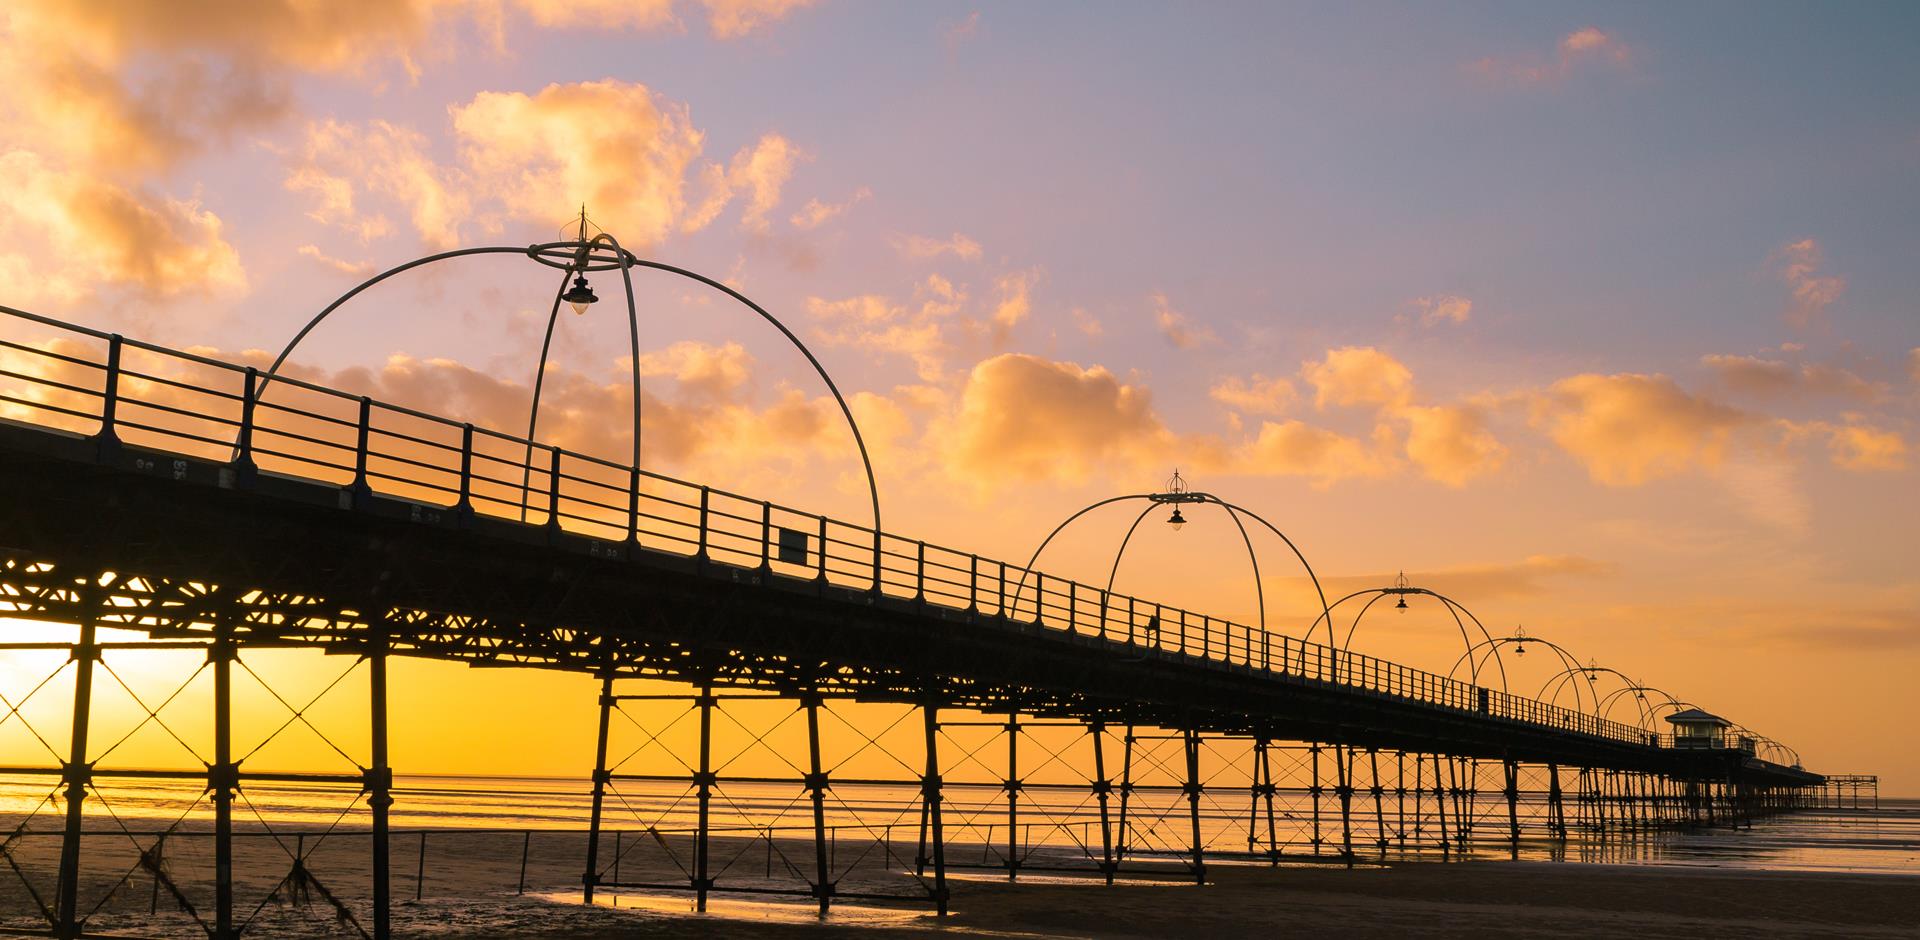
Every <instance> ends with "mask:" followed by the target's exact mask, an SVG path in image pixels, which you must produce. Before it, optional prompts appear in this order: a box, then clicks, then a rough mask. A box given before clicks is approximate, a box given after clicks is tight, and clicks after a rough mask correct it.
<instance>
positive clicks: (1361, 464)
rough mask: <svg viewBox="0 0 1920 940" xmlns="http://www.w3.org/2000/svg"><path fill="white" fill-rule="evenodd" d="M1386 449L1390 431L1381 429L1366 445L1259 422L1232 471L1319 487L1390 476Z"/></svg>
mask: <svg viewBox="0 0 1920 940" xmlns="http://www.w3.org/2000/svg"><path fill="white" fill-rule="evenodd" d="M1392 447H1393V432H1392V430H1391V429H1389V428H1388V427H1386V426H1385V425H1381V426H1378V427H1376V428H1375V429H1374V436H1373V440H1371V441H1366V440H1361V439H1359V438H1355V437H1348V436H1346V435H1344V434H1340V433H1338V432H1336V431H1332V430H1329V429H1327V428H1321V427H1315V426H1313V425H1310V424H1305V423H1303V422H1300V421H1286V422H1273V421H1263V422H1261V424H1260V433H1259V434H1258V435H1257V436H1255V438H1254V439H1253V441H1252V443H1250V444H1248V445H1247V446H1246V447H1245V448H1244V449H1243V450H1242V451H1241V453H1240V456H1239V460H1238V468H1239V472H1243V473H1248V474H1253V475H1259V476H1297V477H1311V478H1313V480H1314V484H1315V485H1316V486H1320V487H1323V488H1324V487H1328V486H1332V485H1333V484H1335V483H1338V482H1340V481H1342V480H1349V479H1371V478H1378V477H1384V476H1387V475H1389V474H1391V473H1392V472H1393V470H1394V464H1393V459H1392V457H1391V450H1392Z"/></svg>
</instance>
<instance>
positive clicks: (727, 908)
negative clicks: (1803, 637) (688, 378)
mask: <svg viewBox="0 0 1920 940" xmlns="http://www.w3.org/2000/svg"><path fill="white" fill-rule="evenodd" d="M1767 832H1768V829H1767V827H1765V826H1762V827H1759V828H1758V829H1756V830H1753V831H1752V832H1751V833H1749V835H1748V837H1747V838H1748V841H1751V839H1752V835H1753V834H1760V835H1765V834H1766V833H1767ZM1904 833H1905V830H1904V829H1902V830H1899V832H1898V834H1897V835H1896V837H1894V838H1891V839H1883V841H1882V842H1881V843H1876V844H1879V845H1881V846H1882V848H1883V849H1884V850H1886V851H1891V852H1893V853H1895V854H1896V855H1897V856H1898V857H1899V858H1901V859H1907V860H1909V861H1911V858H1910V857H1911V856H1913V855H1915V854H1920V843H1916V842H1914V841H1912V840H1910V839H1908V838H1907V837H1906V836H1905V834H1904ZM909 835H911V833H909ZM1882 835H1883V837H1884V836H1885V835H1886V834H1885V833H1882ZM1730 836H1731V834H1725V835H1723V837H1722V841H1727V842H1731V841H1733V840H1732V839H1731V838H1730ZM308 838H309V839H311V840H312V841H308V842H306V843H305V844H304V848H303V847H302V845H301V844H299V843H294V844H287V845H284V846H283V845H282V844H281V843H280V842H278V841H276V840H273V839H269V838H264V837H259V836H255V837H252V838H247V839H243V840H239V841H238V842H237V844H236V859H235V861H236V869H237V873H238V875H239V877H238V878H237V879H236V880H237V882H238V883H237V885H236V895H237V900H238V902H239V903H238V904H237V905H236V907H237V913H238V914H239V916H240V919H242V920H248V919H251V920H252V923H251V925H250V926H249V928H248V933H249V935H253V936H269V937H287V938H292V937H321V936H351V935H354V931H353V930H351V929H350V928H348V929H342V925H341V924H340V923H339V922H337V921H336V920H335V910H336V909H335V908H334V907H333V906H332V905H331V904H329V903H328V902H327V901H326V900H325V898H324V897H323V896H322V895H323V893H324V894H330V895H332V896H334V897H336V898H338V899H339V900H340V901H341V902H342V903H343V904H344V906H345V907H346V908H347V909H348V911H349V912H351V914H352V915H353V916H355V917H356V919H358V920H359V921H360V923H361V924H362V925H366V924H367V918H368V917H369V915H370V910H369V908H368V906H367V905H368V900H367V897H366V890H367V888H366V885H367V881H368V877H369V871H368V868H367V867H366V866H367V854H368V851H367V850H368V845H367V843H366V840H365V835H364V833H335V834H333V835H332V836H330V837H328V838H326V839H325V840H324V841H323V842H322V841H320V840H318V839H317V837H311V836H310V837H308ZM615 844H618V845H621V846H622V850H621V853H620V854H621V856H622V859H623V862H622V869H621V872H622V875H623V876H624V878H625V879H626V880H628V881H649V882H679V883H681V884H684V883H685V881H684V877H685V875H684V871H683V869H682V867H681V866H682V865H685V864H687V863H688V862H689V860H690V859H691V858H692V854H691V849H692V846H691V844H690V842H688V841H686V840H685V839H677V838H662V839H652V838H644V839H642V838H634V837H632V836H631V834H629V835H628V838H627V839H626V840H625V841H624V842H616V843H615ZM86 846H87V859H88V866H89V867H88V871H87V875H88V877H87V878H86V883H85V884H84V886H83V888H84V889H83V891H82V898H83V909H92V910H94V912H95V913H94V914H93V915H92V917H91V919H90V921H89V924H88V926H89V928H91V929H92V930H96V931H102V932H127V933H132V934H137V935H142V936H179V937H192V936H200V937H204V936H205V935H206V934H205V931H204V929H203V928H201V927H199V926H198V925H196V924H194V923H193V921H192V919H191V918H190V917H188V916H187V915H185V914H183V913H181V912H179V910H178V909H177V908H175V907H174V906H173V905H172V904H171V903H169V900H168V896H167V894H166V893H165V892H164V891H162V890H161V889H160V887H159V886H157V885H155V884H154V883H153V880H152V879H150V878H149V877H148V876H146V875H145V874H142V873H139V872H137V871H135V872H132V873H131V874H130V876H129V874H128V870H129V868H130V867H137V864H136V855H137V850H136V849H135V848H134V846H133V845H132V843H131V841H130V840H127V839H125V838H118V839H116V838H111V837H106V836H102V837H99V838H96V839H89V840H88V842H87V843H86ZM170 846H171V847H170V848H169V849H168V852H167V863H166V864H167V869H168V871H169V872H170V873H171V877H172V878H173V879H175V880H176V881H177V882H178V884H179V886H180V888H181V890H182V891H183V892H184V897H185V898H186V899H187V900H188V902H189V903H190V904H191V905H192V906H194V907H195V908H197V909H198V910H199V911H200V912H202V914H203V915H204V914H205V913H206V912H208V911H209V910H210V908H211V906H212V897H211V886H210V884H209V882H208V880H207V878H206V875H207V873H208V872H209V871H210V867H211V861H212V860H211V857H210V855H209V854H208V850H209V849H210V845H209V843H208V842H207V840H205V839H186V840H184V841H178V842H177V844H176V843H170ZM603 846H605V848H604V849H603V851H604V852H605V853H606V854H605V855H604V856H603V858H605V859H608V860H610V859H611V856H612V854H613V851H612V848H613V847H612V846H610V845H605V843H603ZM57 848H58V842H57V839H55V838H53V837H52V836H51V835H50V834H49V835H44V836H42V837H39V838H33V839H27V840H23V841H20V842H16V843H15V844H14V845H13V846H11V847H10V848H9V852H8V855H9V857H10V859H11V860H12V861H13V862H14V863H16V864H19V865H21V866H22V867H23V869H24V870H25V872H26V873H27V874H28V875H29V876H30V878H31V880H32V881H33V882H35V883H36V884H37V890H36V892H34V893H37V894H39V896H40V897H42V898H46V897H50V896H51V878H50V875H51V869H52V867H53V863H54V861H55V859H56V852H57ZM394 848H395V852H394V859H393V874H394V877H393V885H394V895H395V904H394V909H393V924H394V929H395V934H396V936H408V937H411V936H420V937H436V938H439V937H460V938H476V940H477V938H493V937H513V938H530V937H579V938H591V940H601V938H615V937H706V938H716V940H720V938H734V937H818V936H825V935H835V936H855V937H871V938H891V937H908V936H913V937H925V936H928V935H930V934H944V935H953V936H962V937H1123V938H1134V937H1139V938H1146V937H1205V938H1208V940H1230V938H1239V937H1248V938H1252V937H1261V938H1267V937H1272V936H1274V935H1275V934H1279V933H1285V934H1296V935H1297V934H1304V935H1308V936H1318V935H1327V934H1339V935H1345V936H1422V937H1468V936H1472V937H1489V936H1492V937H1522V936H1526V937H1532V936H1546V935H1562V936H1582V937H1588V936H1591V937H1621V936H1631V937H1636V938H1661V937H1676V938H1679V937H1685V938H1688V940H1701V938H1714V940H1719V938H1724V937H1750V936H1810V937H1916V938H1920V876H1916V875H1912V874H1865V873H1854V872H1838V871H1834V872H1826V871H1767V870H1756V869H1754V868H1752V867H1734V866H1732V865H1729V866H1728V867H1716V865H1715V864H1714V863H1711V862H1702V861H1701V860H1699V859H1694V860H1691V861H1689V862H1687V863H1685V864H1628V865H1619V864H1599V863H1595V862H1557V861H1522V862H1509V861H1484V860H1476V861H1466V862H1458V861H1456V862H1452V863H1440V862H1433V861H1405V862H1394V863H1391V864H1385V865H1377V864H1376V865H1362V866H1360V867H1357V868H1355V869H1352V870H1349V869H1347V868H1345V867H1343V866H1340V865H1338V864H1327V863H1318V864H1297V865H1291V864H1290V865H1285V866H1282V867H1279V868H1269V867H1266V866H1265V865H1260V864H1240V865H1235V864H1225V863H1222V864H1213V865H1210V867H1209V869H1208V883H1207V884H1206V885H1195V884H1193V883H1192V882H1191V880H1190V876H1189V875H1187V874H1185V872H1184V871H1182V866H1181V865H1180V864H1179V863H1178V862H1171V861H1169V862H1164V863H1160V865H1159V866H1158V867H1161V868H1163V869H1164V875H1163V876H1160V877H1155V878H1140V877H1135V878H1123V879H1122V882H1121V883H1120V884H1118V885H1116V886H1113V887H1107V886H1104V885H1102V884H1100V883H1099V881H1098V878H1097V876H1095V875H1092V874H1091V873H1081V874H1076V875H1071V876H1051V877H1050V876H1047V875H1044V874H1041V873H1037V872H1036V873H1030V874H1024V875H1023V876H1022V879H1021V881H1020V882H1019V883H1017V884H1008V883H1007V882H1006V881H1005V880H1004V874H1003V873H996V872H993V871H991V870H980V869H975V870H972V871H968V870H964V869H962V870H958V871H956V872H955V874H954V877H953V879H952V880H951V881H950V882H949V886H950V890H951V895H952V903H951V907H952V914H951V916H949V917H947V918H946V919H945V920H940V919H938V918H935V917H934V916H933V915H932V914H931V913H930V912H929V911H928V910H927V905H926V902H925V901H924V893H923V890H922V889H921V888H920V886H919V885H918V884H917V883H916V882H915V881H914V880H913V878H912V876H911V875H910V874H909V873H908V869H909V868H910V867H911V862H910V861H907V860H906V859H907V858H910V856H911V854H912V852H913V850H914V849H915V848H916V846H915V845H913V844H912V843H910V842H909V843H904V844H894V845H891V846H888V845H885V844H871V843H870V844H868V845H865V846H862V845H860V844H858V843H857V842H855V841H853V840H851V839H848V840H846V841H844V842H842V843H840V845H839V846H838V851H837V853H836V854H835V855H833V856H831V858H830V864H831V866H832V870H833V872H834V877H835V878H836V880H837V881H838V883H839V884H840V887H841V889H842V890H844V891H865V892H873V893H884V894H891V895H895V896H899V897H902V898H903V899H911V898H913V897H914V896H915V895H916V894H918V895H920V897H921V898H922V899H921V900H918V901H912V900H908V901H907V903H902V904H895V905H891V906H886V905H875V904H868V903H865V902H853V901H843V902H841V903H840V904H839V905H837V906H836V907H835V908H834V911H833V913H832V914H831V915H830V917H829V918H828V919H827V920H826V921H824V922H822V921H820V920H819V919H818V918H817V917H816V916H815V912H814V910H813V908H812V907H811V906H810V904H809V903H808V901H807V900H806V899H805V898H779V899H774V900H768V899H766V898H764V897H756V896H743V895H739V894H732V893H717V894H715V895H714V904H713V908H714V913H709V914H705V915H697V914H693V913H691V910H690V908H691V904H692V900H691V896H690V895H689V894H688V893H686V892H684V891H678V892H642V891H637V890H623V891H619V892H607V891H603V892H602V897H601V899H600V900H601V901H602V902H608V901H611V902H612V903H613V904H616V905H617V906H611V907H610V906H594V907H587V906H584V905H582V904H581V903H580V902H579V898H580V889H579V884H580V874H579V873H580V870H581V859H582V857H583V854H584V839H583V837H582V836H580V835H579V834H577V833H564V832H555V833H542V834H540V835H539V837H538V838H533V839H531V841H527V840H525V839H524V838H523V837H522V836H520V835H515V834H506V833H498V834H488V833H479V832H475V833H462V832H458V831H449V832H435V833H433V834H432V835H431V841H430V844H429V846H428V851H427V853H426V855H425V856H424V857H423V856H421V855H420V854H419V840H418V836H417V834H416V835H412V836H400V837H396V839H395V846H394ZM523 848H524V849H526V850H527V851H528V857H527V862H526V876H525V877H526V893H525V894H516V893H515V892H516V888H517V884H518V882H519V880H520V877H521V851H522V849H523ZM290 850H291V851H290ZM811 850H812V846H811V843H810V842H807V841H805V840H787V839H775V840H772V841H771V842H769V841H768V840H764V839H761V840H752V839H737V838H716V839H715V841H714V852H713V858H714V865H715V870H716V873H718V874H721V875H723V877H724V880H725V881H726V882H727V883H729V884H735V885H760V886H763V887H768V888H781V889H795V888H799V889H802V890H804V886H805V881H806V879H805V877H804V874H803V873H804V872H805V871H809V870H810V869H811V866H812V864H813V859H812V855H811ZM294 851H300V852H303V853H304V854H305V856H306V861H307V864H308V866H309V867H310V868H311V869H312V870H313V871H314V873H315V874H316V876H317V877H318V878H319V880H320V883H321V884H322V885H324V888H316V889H315V890H313V891H310V892H308V894H309V897H310V902H309V903H307V904H304V905H298V904H288V903H285V895H286V892H284V891H283V892H281V893H279V894H278V895H276V896H275V897H273V898H272V899H269V894H270V892H273V889H274V886H275V884H276V883H278V882H280V880H281V879H282V878H284V877H285V874H286V872H287V871H288V863H289V862H290V860H291V855H292V854H293V852H294ZM970 852H971V855H972V856H978V855H979V854H980V853H979V850H978V847H975V849H973V850H969V849H967V848H966V847H965V846H955V847H953V848H951V849H950V855H949V858H950V859H952V860H956V862H957V861H960V860H966V859H968V858H969V857H970V855H969V853H970ZM975 860H978V859H977V858H976V859H975ZM1747 861H1748V862H1751V861H1752V860H1751V859H1748V860H1747ZM1903 864H1904V863H1903ZM416 872H418V873H422V874H424V875H425V878H424V880H423V881H421V882H420V883H418V884H416V878H415V875H416ZM415 890H419V892H420V893H421V895H422V898H421V900H418V901H415V900H414V899H413V895H414V893H415ZM96 901H97V905H98V906H97V907H96ZM35 907H36V904H35V903H34V900H33V899H32V897H31V896H30V895H29V893H28V892H26V891H25V890H24V884H23V883H22V882H20V881H19V880H17V879H10V878H6V877H0V927H9V928H27V929H32V928H34V927H41V928H44V924H45V921H44V920H41V919H39V918H37V917H36V916H35V915H33V914H32V913H31V912H32V911H33V910H34V909H35ZM150 910H152V911H157V913H150Z"/></svg>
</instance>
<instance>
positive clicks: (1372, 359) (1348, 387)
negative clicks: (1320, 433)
mask: <svg viewBox="0 0 1920 940" xmlns="http://www.w3.org/2000/svg"><path fill="white" fill-rule="evenodd" d="M1301 375H1302V377H1304V378H1305V379H1306V380H1307V384H1309V385H1312V386H1313V390H1314V396H1313V403H1314V406H1315V407H1317V408H1322V409H1324V408H1326V407H1327V406H1328V405H1375V406H1381V407H1395V406H1399V405H1403V404H1405V403H1406V402H1407V401H1408V399H1409V398H1411V397H1412V395H1413V372H1412V371H1411V370H1409V369H1408V368H1407V367H1406V366H1405V365H1402V364H1401V362H1400V360H1398V359H1395V358H1393V357H1392V356H1390V355H1387V354H1386V353H1383V352H1381V351H1380V350H1378V349H1375V348H1373V347H1372V346H1343V347H1341V348H1339V349H1329V350H1327V355H1326V358H1324V359H1322V360H1320V361H1319V362H1309V363H1306V364H1305V365H1304V366H1303V367H1302V368H1301Z"/></svg>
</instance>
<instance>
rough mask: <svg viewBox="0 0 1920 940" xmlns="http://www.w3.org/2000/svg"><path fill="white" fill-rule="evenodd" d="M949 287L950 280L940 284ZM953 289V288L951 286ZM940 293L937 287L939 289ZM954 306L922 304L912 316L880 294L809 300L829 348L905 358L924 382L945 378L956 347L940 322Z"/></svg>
mask: <svg viewBox="0 0 1920 940" xmlns="http://www.w3.org/2000/svg"><path fill="white" fill-rule="evenodd" d="M938 283H939V284H946V282H945V281H940V282H938ZM946 286H947V288H948V290H949V291H950V290H951V285H950V284H946ZM935 289H937V287H936V288H935ZM954 308H955V305H954V304H953V302H952V300H951V299H948V298H938V297H936V298H935V299H931V300H928V301H927V302H925V303H923V304H922V305H921V306H920V308H919V309H918V311H915V312H912V313H910V312H909V311H908V309H907V308H906V307H905V306H904V305H899V304H895V303H893V302H892V301H891V300H889V299H888V298H886V297H884V296H882V295H879V294H862V295H859V296H855V297H847V298H843V299H840V300H826V299H824V298H820V297H808V298H807V300H806V310H807V314H808V315H809V316H811V317H813V318H814V319H815V320H816V321H817V322H818V323H819V324H820V326H819V328H818V329H816V330H815V331H814V336H816V337H817V338H819V339H820V341H821V342H822V343H824V344H825V345H827V346H853V347H857V348H864V349H871V350H874V351H876V352H884V353H890V354H894V355H901V356H906V357H908V358H910V359H912V360H913V366H914V371H915V373H916V374H917V375H918V376H919V377H920V380H921V381H923V382H934V383H938V382H940V381H943V380H944V379H945V377H946V359H947V356H948V355H950V354H951V353H952V350H953V347H952V344H951V343H949V342H948V341H947V339H946V337H945V336H944V335H942V332H941V325H942V324H941V322H940V321H941V319H942V318H944V317H945V316H947V315H948V314H950V313H951V312H952V310H953V309H954Z"/></svg>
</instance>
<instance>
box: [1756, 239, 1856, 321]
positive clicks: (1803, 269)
mask: <svg viewBox="0 0 1920 940" xmlns="http://www.w3.org/2000/svg"><path fill="white" fill-rule="evenodd" d="M1773 264H1774V266H1775V269H1776V270H1777V271H1778V273H1779V275H1780V279H1781V280H1782V281H1785V282H1786V284H1787V288H1788V290H1789V291H1791V293H1792V301H1791V303H1790V305H1789V306H1788V308H1787V322H1788V323H1789V324H1791V325H1793V326H1796V327H1803V328H1804V327H1807V326H1811V325H1813V324H1815V323H1819V322H1821V321H1823V320H1825V319H1826V315H1827V308H1828V307H1830V306H1832V305H1833V303H1834V301H1837V300H1839V299H1840V295H1841V294H1844V293H1846V291H1847V279H1846V278H1844V277H1840V276H1839V275H1833V274H1821V273H1820V269H1821V267H1822V266H1823V265H1825V264H1826V253H1825V252H1823V251H1821V249H1820V243H1819V242H1817V241H1815V240H1813V239H1811V238H1803V239H1801V240H1799V241H1797V242H1793V243H1791V244H1788V245H1785V246H1783V247H1782V248H1780V249H1779V250H1778V251H1775V252H1774V253H1773Z"/></svg>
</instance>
